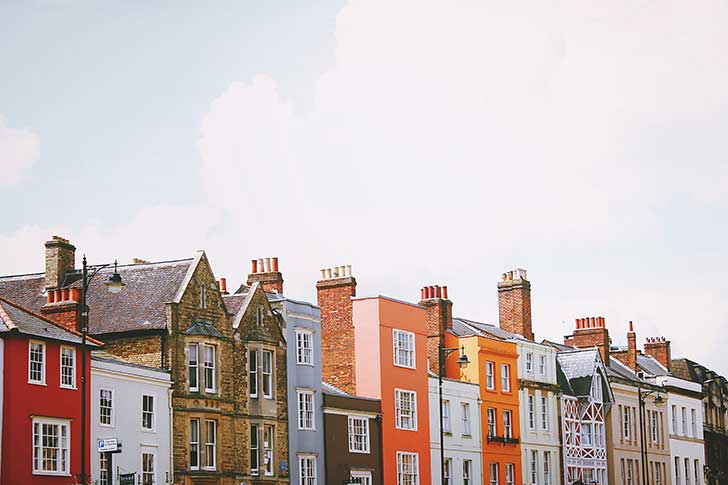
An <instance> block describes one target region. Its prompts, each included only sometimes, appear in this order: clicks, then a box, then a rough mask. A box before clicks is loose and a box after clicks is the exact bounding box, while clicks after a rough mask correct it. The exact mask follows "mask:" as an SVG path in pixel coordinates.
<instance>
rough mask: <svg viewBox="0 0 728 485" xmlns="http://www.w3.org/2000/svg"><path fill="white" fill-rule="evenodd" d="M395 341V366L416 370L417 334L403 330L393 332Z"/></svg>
mask: <svg viewBox="0 0 728 485" xmlns="http://www.w3.org/2000/svg"><path fill="white" fill-rule="evenodd" d="M392 340H393V341H394V365H398V366H400V367H409V368H411V369H414V368H415V334H413V333H412V332H405V331H403V330H392Z"/></svg>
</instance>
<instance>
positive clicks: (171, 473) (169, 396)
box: [167, 385, 174, 483]
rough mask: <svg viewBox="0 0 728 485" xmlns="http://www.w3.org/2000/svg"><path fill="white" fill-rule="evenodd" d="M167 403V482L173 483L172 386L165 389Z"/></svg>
mask: <svg viewBox="0 0 728 485" xmlns="http://www.w3.org/2000/svg"><path fill="white" fill-rule="evenodd" d="M167 403H168V407H169V433H168V434H169V482H167V483H174V453H173V452H172V445H173V441H174V439H173V438H172V430H173V429H174V408H172V386H171V385H170V387H169V388H168V389H167Z"/></svg>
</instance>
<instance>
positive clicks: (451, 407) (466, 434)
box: [429, 376, 483, 485]
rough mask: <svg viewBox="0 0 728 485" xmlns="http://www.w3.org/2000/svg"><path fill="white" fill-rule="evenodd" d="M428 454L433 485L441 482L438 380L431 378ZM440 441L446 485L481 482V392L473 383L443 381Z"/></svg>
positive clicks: (479, 483)
mask: <svg viewBox="0 0 728 485" xmlns="http://www.w3.org/2000/svg"><path fill="white" fill-rule="evenodd" d="M429 386H430V395H429V401H430V454H431V458H430V460H431V463H432V479H433V483H437V482H438V481H439V479H440V472H441V468H440V467H441V462H440V420H439V417H440V415H439V412H440V411H439V409H438V403H439V402H440V395H439V385H438V378H437V377H434V376H430V378H429ZM442 399H443V407H442V411H443V442H444V450H445V474H446V480H447V482H446V484H447V485H453V484H463V485H481V484H482V483H483V460H482V458H483V447H482V441H481V439H482V438H481V432H482V428H481V423H480V409H479V408H480V405H479V403H478V401H479V399H480V389H479V388H478V386H477V385H476V384H472V383H469V382H463V381H460V380H454V379H447V378H445V379H443V382H442Z"/></svg>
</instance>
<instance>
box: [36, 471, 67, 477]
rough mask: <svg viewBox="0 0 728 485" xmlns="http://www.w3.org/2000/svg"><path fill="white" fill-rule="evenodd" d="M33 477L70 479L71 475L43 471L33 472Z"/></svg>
mask: <svg viewBox="0 0 728 485" xmlns="http://www.w3.org/2000/svg"><path fill="white" fill-rule="evenodd" d="M33 475H41V476H45V477H70V476H71V474H70V473H68V472H42V471H35V470H34V471H33Z"/></svg>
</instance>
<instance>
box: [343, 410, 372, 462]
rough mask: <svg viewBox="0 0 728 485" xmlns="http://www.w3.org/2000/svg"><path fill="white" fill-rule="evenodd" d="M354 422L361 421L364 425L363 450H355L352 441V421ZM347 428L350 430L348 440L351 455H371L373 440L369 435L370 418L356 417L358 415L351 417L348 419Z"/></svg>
mask: <svg viewBox="0 0 728 485" xmlns="http://www.w3.org/2000/svg"><path fill="white" fill-rule="evenodd" d="M353 420H359V421H361V422H363V423H364V426H363V428H364V435H363V436H364V441H363V443H362V449H361V450H357V449H355V448H354V447H353V446H352V444H354V441H353V440H352V436H354V435H353V434H352V421H353ZM346 426H347V430H348V438H349V453H360V454H365V455H368V454H370V453H371V446H370V444H371V438H370V434H369V417H368V416H356V415H349V416H347V419H346Z"/></svg>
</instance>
